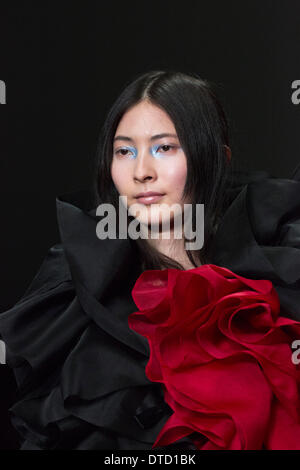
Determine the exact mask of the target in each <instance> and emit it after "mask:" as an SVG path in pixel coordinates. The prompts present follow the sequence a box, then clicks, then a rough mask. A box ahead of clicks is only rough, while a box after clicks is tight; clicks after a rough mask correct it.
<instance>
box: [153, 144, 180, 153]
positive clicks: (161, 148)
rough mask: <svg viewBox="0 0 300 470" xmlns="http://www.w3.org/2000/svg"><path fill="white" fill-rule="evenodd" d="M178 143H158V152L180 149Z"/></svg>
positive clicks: (170, 151) (156, 150)
mask: <svg viewBox="0 0 300 470" xmlns="http://www.w3.org/2000/svg"><path fill="white" fill-rule="evenodd" d="M178 148H179V147H178V145H169V144H162V145H158V146H157V147H156V149H155V148H154V149H155V152H156V153H173V152H175V150H176V149H178Z"/></svg>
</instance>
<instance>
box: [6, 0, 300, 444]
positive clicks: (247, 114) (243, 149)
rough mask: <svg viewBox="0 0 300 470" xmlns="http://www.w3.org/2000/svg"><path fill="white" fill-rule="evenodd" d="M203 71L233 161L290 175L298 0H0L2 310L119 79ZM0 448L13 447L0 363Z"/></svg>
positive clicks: (10, 397)
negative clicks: (225, 123)
mask: <svg viewBox="0 0 300 470" xmlns="http://www.w3.org/2000/svg"><path fill="white" fill-rule="evenodd" d="M164 68H169V69H178V70H181V71H185V72H197V73H198V74H199V75H200V76H201V77H203V78H206V79H208V80H210V81H212V82H213V83H214V84H215V85H216V87H217V89H218V91H219V96H220V98H221V100H222V101H223V104H224V107H225V110H226V111H227V114H228V117H229V122H230V126H231V147H232V152H233V157H232V158H233V159H234V161H235V164H236V167H237V168H241V169H250V170H266V171H268V172H269V173H270V174H271V175H273V176H276V177H283V178H288V177H291V175H292V173H293V170H294V169H295V167H296V166H297V165H298V164H299V163H300V132H299V125H300V105H295V104H293V103H292V100H291V95H292V92H293V90H292V89H291V84H292V82H293V81H294V80H300V70H299V69H300V2H299V1H298V0H287V1H286V2H283V1H282V0H263V1H262V0H260V1H258V0H251V1H249V0H248V1H246V0H244V1H243V2H241V1H237V0H226V2H224V1H221V0H219V1H217V0H210V1H209V2H208V1H203V0H198V1H188V0H187V1H185V2H177V3H176V2H174V1H163V2H155V1H151V2H146V1H141V0H140V1H131V2H116V1H110V2H103V1H98V2H97V1H85V2H77V3H75V2H74V3H73V2H55V1H51V2H50V1H42V2H33V1H28V0H26V1H25V0H24V1H19V2H14V1H9V2H6V3H5V2H4V1H2V2H1V4H0V79H1V80H4V81H5V84H6V99H7V103H6V104H5V105H1V106H0V155H1V169H0V174H1V187H0V189H1V222H2V224H1V227H2V230H1V311H5V310H7V309H8V308H9V307H10V306H12V305H13V304H14V303H15V302H16V301H17V300H18V299H19V298H20V297H21V295H22V294H23V292H24V291H25V289H26V287H27V286H28V285H29V283H30V281H31V279H32V278H33V276H34V274H35V273H36V271H37V269H38V267H39V265H40V263H41V262H42V259H43V258H44V256H45V254H46V252H47V250H48V248H49V247H50V246H52V245H53V244H54V243H56V242H57V241H58V240H59V235H58V228H57V222H56V205H55V198H56V196H57V195H59V194H62V193H65V192H69V191H70V192H71V191H73V190H77V189H82V188H86V187H88V186H89V185H90V184H91V179H92V171H93V158H94V154H95V149H96V144H97V137H98V132H99V130H100V127H101V125H102V123H103V120H104V118H105V115H106V112H107V111H108V109H109V107H110V105H111V104H112V102H113V101H114V99H115V98H116V97H117V95H118V94H119V92H120V91H121V89H122V88H123V87H124V85H125V83H127V82H128V81H130V80H131V79H132V77H134V76H135V75H136V74H138V73H142V72H145V71H147V70H152V69H164ZM0 375H1V379H0V383H1V385H0V400H1V401H0V435H1V442H0V448H2V449H9V448H13V449H14V448H17V447H18V443H17V438H16V435H15V432H14V430H13V429H12V427H11V426H10V425H9V419H8V412H7V409H8V407H9V406H10V405H11V404H12V403H13V401H14V399H15V384H14V379H13V376H12V373H11V371H10V370H8V368H7V366H5V365H0Z"/></svg>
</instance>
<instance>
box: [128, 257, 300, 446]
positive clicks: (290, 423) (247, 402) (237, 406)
mask: <svg viewBox="0 0 300 470" xmlns="http://www.w3.org/2000/svg"><path fill="white" fill-rule="evenodd" d="M132 297H133V300H134V302H135V304H136V306H137V308H138V309H139V311H138V312H134V313H132V314H131V315H130V316H129V319H128V322H129V327H130V328H131V329H133V330H134V331H136V332H137V333H139V334H141V335H143V336H144V337H146V338H147V339H148V341H149V346H150V358H149V361H148V363H147V366H146V371H145V372H146V375H147V377H148V378H149V380H151V381H153V382H161V383H162V385H163V388H164V398H165V401H166V402H167V403H168V405H169V406H170V407H171V408H172V410H173V411H174V413H173V414H172V416H171V417H170V418H169V419H168V421H167V422H166V423H165V425H164V426H163V428H162V429H161V431H160V433H159V434H158V436H157V439H156V441H155V443H154V445H153V448H154V447H157V446H165V445H168V444H171V443H173V442H175V441H177V440H178V439H181V438H182V437H184V436H187V435H190V434H193V442H194V444H195V445H196V447H197V449H237V450H238V449H240V450H242V449H243V450H244V449H245V450H246V449H252V450H253V449H274V450H275V449H300V366H299V365H298V364H297V361H295V359H293V358H295V354H294V356H293V352H294V350H293V347H292V343H293V341H294V340H297V339H298V340H299V339H300V322H297V321H295V320H292V319H289V318H286V317H284V316H282V315H280V302H279V298H278V294H277V292H276V290H275V289H274V287H273V284H272V282H271V281H269V280H253V279H247V278H245V277H242V276H238V275H237V274H235V273H233V272H232V271H230V270H229V269H227V268H223V267H220V266H216V265H213V264H207V265H203V266H200V267H198V268H195V269H190V270H188V271H181V270H177V269H166V270H163V271H161V270H148V271H145V272H144V273H142V274H141V276H140V277H139V278H138V279H137V281H136V283H135V285H134V288H133V290H132ZM194 433H196V434H194ZM195 436H196V437H195Z"/></svg>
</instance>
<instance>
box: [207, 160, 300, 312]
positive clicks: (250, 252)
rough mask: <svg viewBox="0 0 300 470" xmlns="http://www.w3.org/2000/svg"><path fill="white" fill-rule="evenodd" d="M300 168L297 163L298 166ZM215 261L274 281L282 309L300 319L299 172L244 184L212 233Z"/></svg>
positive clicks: (251, 275)
mask: <svg viewBox="0 0 300 470" xmlns="http://www.w3.org/2000/svg"><path fill="white" fill-rule="evenodd" d="M298 168H299V167H298ZM211 263H213V264H216V265H219V266H224V267H226V268H228V269H230V270H232V271H234V272H235V273H237V274H240V275H242V276H245V277H249V278H252V279H269V280H270V281H272V283H273V285H274V287H275V289H276V291H277V293H278V295H279V298H280V303H281V307H282V314H283V315H285V316H287V317H290V318H293V319H295V320H297V321H300V174H299V171H298V170H297V169H296V170H295V172H294V174H293V179H287V178H286V179H283V178H275V177H266V178H264V177H263V178H254V179H253V180H249V181H248V183H247V184H246V185H245V186H244V187H242V188H240V190H239V191H238V193H237V195H236V197H234V199H233V201H232V203H231V205H230V206H229V208H228V209H227V211H226V213H225V215H224V217H223V218H222V221H221V223H220V225H219V227H218V231H217V233H216V236H215V238H214V244H213V249H212V255H211Z"/></svg>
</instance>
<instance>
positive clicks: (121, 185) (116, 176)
mask: <svg viewBox="0 0 300 470" xmlns="http://www.w3.org/2000/svg"><path fill="white" fill-rule="evenodd" d="M110 172H111V178H112V180H113V183H114V185H115V187H116V188H117V190H118V192H119V193H121V194H124V193H126V186H127V184H126V182H128V181H129V179H128V177H127V174H126V168H124V166H123V167H122V168H121V167H120V165H118V163H117V162H112V165H111V169H110Z"/></svg>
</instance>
